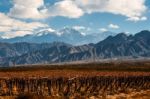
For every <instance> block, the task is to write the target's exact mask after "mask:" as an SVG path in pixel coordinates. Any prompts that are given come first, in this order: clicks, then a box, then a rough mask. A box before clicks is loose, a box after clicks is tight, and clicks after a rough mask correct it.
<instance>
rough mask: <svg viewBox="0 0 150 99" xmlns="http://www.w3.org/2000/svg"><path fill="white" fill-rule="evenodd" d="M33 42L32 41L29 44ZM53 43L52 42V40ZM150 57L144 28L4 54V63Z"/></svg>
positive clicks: (42, 62) (148, 40)
mask: <svg viewBox="0 0 150 99" xmlns="http://www.w3.org/2000/svg"><path fill="white" fill-rule="evenodd" d="M29 44H30V43H29ZM52 44H53V43H52ZM125 57H126V58H133V59H134V58H142V57H150V31H141V32H139V33H137V34H135V35H129V36H128V35H126V34H124V33H120V34H117V35H116V36H109V37H107V38H106V39H105V40H103V41H100V42H98V43H95V44H92V43H91V44H84V45H80V46H72V45H69V44H65V43H60V44H59V42H58V43H57V44H53V46H50V45H49V46H48V47H45V48H43V49H39V50H35V51H34V50H32V51H29V52H27V53H23V54H22V55H18V56H13V57H4V58H3V60H2V61H1V62H0V64H1V65H2V66H11V65H14V64H16V65H21V64H50V63H60V62H73V61H84V60H89V61H90V60H101V59H108V58H116V59H119V58H125Z"/></svg>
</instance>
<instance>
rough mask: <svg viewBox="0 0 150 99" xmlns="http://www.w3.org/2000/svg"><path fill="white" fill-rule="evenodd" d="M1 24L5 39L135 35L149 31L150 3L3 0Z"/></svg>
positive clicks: (138, 0)
mask: <svg viewBox="0 0 150 99" xmlns="http://www.w3.org/2000/svg"><path fill="white" fill-rule="evenodd" d="M0 20H1V21H2V22H1V23H0V35H1V36H2V37H5V38H11V37H15V36H23V35H26V34H33V33H37V32H38V31H41V30H46V29H49V30H50V31H57V30H59V29H62V28H64V27H70V28H74V29H76V30H78V31H82V32H85V33H87V34H88V33H101V32H105V31H112V32H117V33H120V32H127V33H133V34H134V33H137V32H139V31H141V30H149V29H150V0H95V2H93V0H0Z"/></svg>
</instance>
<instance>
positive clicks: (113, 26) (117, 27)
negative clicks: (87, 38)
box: [108, 24, 120, 29]
mask: <svg viewBox="0 0 150 99" xmlns="http://www.w3.org/2000/svg"><path fill="white" fill-rule="evenodd" d="M108 27H109V28H111V29H119V28H120V27H119V26H118V25H116V24H109V26H108Z"/></svg>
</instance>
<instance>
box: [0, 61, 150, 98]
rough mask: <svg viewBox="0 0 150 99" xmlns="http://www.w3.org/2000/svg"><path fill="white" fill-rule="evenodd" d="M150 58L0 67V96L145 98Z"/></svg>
mask: <svg viewBox="0 0 150 99" xmlns="http://www.w3.org/2000/svg"><path fill="white" fill-rule="evenodd" d="M149 97H150V62H131V63H128V62H124V63H118V62H117V63H91V64H89V63H88V64H72V65H46V66H45V65H37V66H21V67H8V68H6V67H5V68H0V99H42V98H43V99H149Z"/></svg>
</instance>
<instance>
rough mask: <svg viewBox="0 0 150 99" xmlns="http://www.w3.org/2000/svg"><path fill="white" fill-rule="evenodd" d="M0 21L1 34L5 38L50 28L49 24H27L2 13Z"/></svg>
mask: <svg viewBox="0 0 150 99" xmlns="http://www.w3.org/2000/svg"><path fill="white" fill-rule="evenodd" d="M0 20H1V22H0V32H1V33H2V36H3V37H5V38H12V37H16V36H23V35H26V34H32V33H33V32H34V31H36V30H37V29H40V28H46V27H48V25H47V24H43V23H40V22H28V23H27V22H24V21H20V20H17V19H13V18H10V17H9V16H7V15H5V14H3V13H0Z"/></svg>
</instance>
